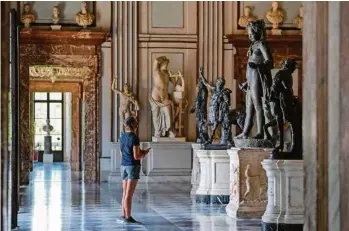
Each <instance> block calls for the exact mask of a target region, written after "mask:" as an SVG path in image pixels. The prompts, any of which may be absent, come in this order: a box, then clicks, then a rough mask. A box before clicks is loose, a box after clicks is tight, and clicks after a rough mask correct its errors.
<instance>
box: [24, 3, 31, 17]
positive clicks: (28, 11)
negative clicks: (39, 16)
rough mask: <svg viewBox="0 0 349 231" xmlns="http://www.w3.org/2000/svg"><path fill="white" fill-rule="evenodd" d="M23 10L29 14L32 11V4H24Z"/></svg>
mask: <svg viewBox="0 0 349 231" xmlns="http://www.w3.org/2000/svg"><path fill="white" fill-rule="evenodd" d="M23 10H24V13H25V14H29V13H30V4H28V3H27V4H24V6H23Z"/></svg>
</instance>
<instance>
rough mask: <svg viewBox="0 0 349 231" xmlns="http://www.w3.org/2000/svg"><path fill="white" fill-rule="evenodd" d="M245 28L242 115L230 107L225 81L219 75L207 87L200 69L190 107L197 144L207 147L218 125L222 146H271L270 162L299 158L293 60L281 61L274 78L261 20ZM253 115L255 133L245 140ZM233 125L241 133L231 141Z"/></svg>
mask: <svg viewBox="0 0 349 231" xmlns="http://www.w3.org/2000/svg"><path fill="white" fill-rule="evenodd" d="M247 27H248V36H249V39H250V41H251V45H250V48H249V50H248V63H247V68H246V79H247V81H246V82H245V83H243V84H241V85H240V89H241V90H243V91H245V92H246V107H245V113H244V112H243V111H242V110H241V109H231V108H230V93H231V90H230V89H228V88H225V80H224V78H223V77H219V78H217V80H216V83H215V84H214V85H213V84H210V83H209V82H208V81H207V80H206V78H205V77H204V75H203V69H202V68H200V70H199V73H200V75H199V82H198V86H197V97H196V101H195V104H194V106H193V107H192V109H191V112H192V113H193V112H196V124H197V130H198V133H199V138H198V142H199V143H202V144H205V145H207V144H212V142H213V136H214V134H215V131H216V129H217V128H218V126H219V125H221V128H222V135H221V140H220V145H225V146H233V145H235V146H238V145H239V147H244V148H248V147H250V148H257V147H260V148H267V147H268V148H270V147H275V149H274V151H273V152H272V158H274V159H277V158H284V159H285V158H293V159H301V154H302V151H301V150H302V147H301V144H302V140H301V139H302V138H301V137H302V136H301V114H302V113H301V104H300V101H299V99H298V98H297V97H295V96H294V94H293V90H292V85H293V79H292V73H293V72H294V71H295V69H296V61H295V60H293V59H286V60H284V61H283V63H282V65H281V68H280V70H279V71H278V72H277V73H276V75H275V77H274V78H273V77H272V74H271V69H273V68H274V62H273V57H272V54H271V51H270V48H269V46H268V44H267V42H266V41H265V36H266V32H265V24H264V21H263V20H256V21H251V22H249V23H248V25H247ZM208 90H209V91H211V99H210V102H209V111H208V113H207V106H206V105H207V101H208ZM207 114H208V118H207ZM255 116H256V122H257V124H256V125H257V126H256V128H257V129H256V130H257V132H256V134H255V135H254V136H253V137H249V134H250V133H251V130H252V127H253V121H254V117H255ZM233 124H234V125H238V126H239V127H240V128H241V130H242V132H241V134H239V135H238V136H236V137H234V139H233V138H232V132H231V126H232V125H233ZM286 125H289V127H290V129H289V130H290V133H291V145H290V146H291V147H290V148H289V150H288V151H286V152H285V148H284V127H285V126H286ZM208 126H212V129H211V130H212V131H211V134H208ZM270 127H276V128H277V131H278V132H275V134H274V133H273V132H270V131H269V130H268V129H269V128H270ZM237 144H238V145H237Z"/></svg>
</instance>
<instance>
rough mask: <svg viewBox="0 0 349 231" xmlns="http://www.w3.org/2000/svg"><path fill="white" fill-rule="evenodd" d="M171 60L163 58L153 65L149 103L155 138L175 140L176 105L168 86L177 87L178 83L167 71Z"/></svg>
mask: <svg viewBox="0 0 349 231" xmlns="http://www.w3.org/2000/svg"><path fill="white" fill-rule="evenodd" d="M169 62H170V60H169V59H168V58H167V57H165V56H161V57H158V58H157V59H156V60H155V61H154V65H153V71H154V73H153V89H152V92H151V96H150V97H149V102H150V105H151V110H152V116H153V125H154V130H155V133H154V137H170V138H174V137H175V134H174V133H173V118H174V104H173V102H172V101H171V100H170V98H169V92H168V85H169V83H170V81H171V82H172V84H173V85H174V86H175V85H176V83H175V81H174V80H176V78H172V77H171V76H170V73H169V71H168V69H167V67H168V64H169Z"/></svg>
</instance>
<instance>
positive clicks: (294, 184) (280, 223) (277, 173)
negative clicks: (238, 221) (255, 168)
mask: <svg viewBox="0 0 349 231" xmlns="http://www.w3.org/2000/svg"><path fill="white" fill-rule="evenodd" d="M262 165H263V168H264V169H265V170H266V172H267V176H268V205H267V208H266V210H265V213H264V214H263V216H262V222H263V224H264V225H263V228H264V229H263V230H273V229H272V228H274V227H275V225H276V224H277V225H276V227H277V228H278V229H277V230H302V228H303V223H304V200H303V197H304V185H303V177H304V171H303V160H264V161H263V162H262ZM290 227H291V228H292V227H294V229H290Z"/></svg>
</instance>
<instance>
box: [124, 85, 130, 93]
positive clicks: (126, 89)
mask: <svg viewBox="0 0 349 231" xmlns="http://www.w3.org/2000/svg"><path fill="white" fill-rule="evenodd" d="M124 92H125V93H129V92H130V85H129V84H128V83H125V85H124Z"/></svg>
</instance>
